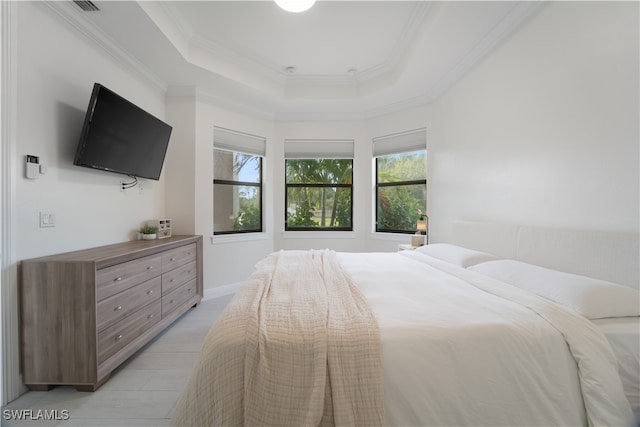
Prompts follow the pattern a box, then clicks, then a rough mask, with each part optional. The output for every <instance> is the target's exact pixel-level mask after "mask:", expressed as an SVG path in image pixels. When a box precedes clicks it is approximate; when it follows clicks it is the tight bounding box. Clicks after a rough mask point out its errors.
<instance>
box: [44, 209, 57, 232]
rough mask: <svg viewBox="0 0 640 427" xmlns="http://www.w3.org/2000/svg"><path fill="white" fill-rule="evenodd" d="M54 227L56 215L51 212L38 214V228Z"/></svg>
mask: <svg viewBox="0 0 640 427" xmlns="http://www.w3.org/2000/svg"><path fill="white" fill-rule="evenodd" d="M55 226H56V214H55V213H54V212H51V211H41V212H40V228H45V227H55Z"/></svg>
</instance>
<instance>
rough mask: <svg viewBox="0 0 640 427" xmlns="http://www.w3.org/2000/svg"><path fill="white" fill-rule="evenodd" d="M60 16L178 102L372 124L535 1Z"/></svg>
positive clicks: (515, 22)
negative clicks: (185, 96)
mask: <svg viewBox="0 0 640 427" xmlns="http://www.w3.org/2000/svg"><path fill="white" fill-rule="evenodd" d="M93 3H94V4H95V5H96V6H98V8H99V9H100V10H99V11H94V12H85V11H82V10H81V9H80V8H78V7H77V6H75V5H73V4H72V3H66V4H65V5H64V6H58V7H59V8H61V9H60V10H63V9H64V13H65V14H67V15H68V16H72V17H73V19H74V20H75V21H76V22H81V23H82V25H83V26H84V28H85V29H87V30H89V31H91V33H92V34H93V35H94V37H96V38H98V39H100V40H102V43H103V44H104V45H106V46H109V47H110V49H112V50H114V51H116V52H118V54H119V55H120V56H121V57H125V58H127V60H128V61H129V62H130V63H133V64H134V65H135V67H136V68H137V69H138V70H140V71H141V72H143V73H145V74H146V75H147V76H151V77H152V78H153V79H154V80H155V81H156V82H158V84H159V85H160V86H162V87H163V89H165V90H167V92H168V93H169V94H181V93H185V92H186V93H194V91H196V92H197V93H198V94H199V96H203V97H210V98H211V99H213V100H215V101H217V102H220V103H223V104H225V105H229V106H233V107H236V108H239V109H243V110H250V111H254V112H260V113H261V114H266V115H270V116H271V117H276V118H282V119H286V118H297V117H299V118H302V117H310V116H316V117H327V118H329V117H338V116H339V117H342V118H345V117H372V116H376V115H379V114H384V113H388V112H392V111H397V110H400V109H402V108H406V107H410V106H414V105H420V104H425V103H429V102H432V101H433V100H434V99H435V98H436V97H437V96H438V95H440V94H441V93H443V92H444V91H445V90H446V89H447V88H448V87H450V85H451V84H452V83H454V82H455V81H456V80H458V79H459V78H460V77H461V76H463V75H464V74H465V73H466V72H467V71H469V70H470V69H471V67H472V66H473V65H474V64H476V63H477V62H478V61H479V60H481V59H482V57H483V56H485V55H487V54H488V53H489V52H490V51H491V49H492V48H493V47H494V46H495V45H496V44H497V43H499V42H500V41H501V40H503V39H504V38H505V37H507V36H508V35H509V34H510V33H511V32H512V31H513V30H515V29H516V28H518V27H519V26H520V25H522V24H523V23H524V22H525V20H526V19H527V18H528V17H529V16H530V15H531V13H532V12H533V11H534V10H535V9H536V7H537V5H538V3H537V2H522V1H513V2H512V1H495V2H484V1H466V2H463V1H448V2H445V1H435V2H432V1H398V0H387V1H380V0H378V1H365V0H359V1H335V0H334V1H331V0H318V1H317V2H316V4H315V5H314V6H313V7H312V8H311V9H310V10H308V11H306V12H302V13H297V14H295V13H289V12H285V11H283V10H281V9H280V8H279V7H278V6H276V4H275V3H274V2H273V1H270V0H261V1H247V0H236V1H140V2H136V1H100V0H94V1H93Z"/></svg>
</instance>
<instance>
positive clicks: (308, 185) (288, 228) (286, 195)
mask: <svg viewBox="0 0 640 427" xmlns="http://www.w3.org/2000/svg"><path fill="white" fill-rule="evenodd" d="M289 160H303V159H300V158H285V159H284V161H285V174H284V175H285V176H284V184H285V186H284V231H294V232H299V231H311V232H316V231H331V232H337V231H342V232H344V231H353V163H354V162H353V158H334V157H313V158H312V159H309V160H348V161H349V162H351V184H344V183H288V182H287V172H286V171H287V162H288V161H289ZM289 188H335V189H336V190H337V189H338V188H349V190H350V192H349V208H350V209H349V226H348V227H320V226H318V227H304V226H289V221H288V215H287V211H288V207H289ZM336 194H337V191H336Z"/></svg>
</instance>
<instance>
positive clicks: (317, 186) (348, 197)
mask: <svg viewBox="0 0 640 427" xmlns="http://www.w3.org/2000/svg"><path fill="white" fill-rule="evenodd" d="M285 230H287V231H300V230H328V231H352V230H353V141H351V140H348V141H346V140H330V141H326V140H322V141H318V140H287V141H285Z"/></svg>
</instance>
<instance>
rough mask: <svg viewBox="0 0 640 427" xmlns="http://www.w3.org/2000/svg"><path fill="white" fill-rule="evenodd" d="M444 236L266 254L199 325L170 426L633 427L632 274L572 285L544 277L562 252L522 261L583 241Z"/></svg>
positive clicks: (637, 403)
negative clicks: (444, 240)
mask: <svg viewBox="0 0 640 427" xmlns="http://www.w3.org/2000/svg"><path fill="white" fill-rule="evenodd" d="M455 227H456V228H457V231H456V233H454V236H457V237H455V239H458V240H457V241H456V242H455V244H434V245H428V246H425V247H423V248H421V249H418V250H415V251H402V252H398V253H335V252H333V251H329V250H323V251H280V252H276V253H274V254H271V255H270V256H269V257H267V258H266V259H265V260H263V261H261V262H260V263H259V264H258V265H257V266H256V271H255V273H254V274H253V275H252V276H251V277H250V278H249V280H248V282H247V284H246V285H245V286H244V287H243V288H242V289H241V290H240V291H238V293H237V294H236V295H235V297H234V298H233V300H232V302H231V303H230V304H229V306H228V307H227V309H226V310H225V312H224V313H223V314H222V316H221V317H220V318H219V319H218V321H217V322H216V324H215V325H214V326H213V328H212V329H211V331H210V333H209V335H208V337H207V339H206V341H205V344H204V346H203V349H202V352H201V355H200V359H199V361H198V362H197V364H196V367H195V369H194V372H193V374H192V376H191V378H190V380H189V383H188V384H187V387H186V388H185V391H184V393H183V394H182V397H181V398H180V400H179V401H178V403H177V404H176V407H175V409H174V412H173V419H172V424H173V425H185V426H186V425H197V426H203V425H243V424H244V425H363V426H373V425H402V426H417V425H456V426H462V425H486V426H489V425H491V426H497V425H509V426H517V425H528V426H531V425H540V426H543V425H544V426H549V425H562V426H566V425H610V426H612V425H619V426H629V425H634V424H635V423H637V420H638V418H637V417H638V414H639V413H638V410H639V408H640V386H639V382H640V358H639V356H638V353H639V352H640V350H639V348H638V347H639V346H640V345H639V342H638V316H639V315H640V313H639V310H640V308H639V305H640V301H639V296H638V295H639V294H638V290H637V289H634V286H633V285H634V284H637V283H635V282H634V280H637V276H635V277H636V279H634V275H633V274H634V269H633V268H631V269H628V270H627V271H630V272H631V273H629V274H626V275H625V276H624V277H622V276H616V277H622V279H621V280H620V279H619V280H618V283H613V282H610V281H608V280H606V279H607V278H609V277H610V276H608V274H610V272H611V271H613V270H616V271H615V272H614V273H613V274H619V271H618V270H619V269H618V268H617V267H616V264H617V263H621V262H622V263H625V261H624V256H626V255H625V254H627V252H625V251H624V250H619V249H615V250H613V249H612V250H609V251H607V252H606V254H605V255H601V257H604V258H607V257H609V256H612V254H615V255H616V256H617V260H613V261H611V262H610V264H609V265H608V266H607V265H606V263H604V264H605V267H602V269H601V270H599V271H597V272H596V273H591V276H596V277H588V276H583V275H581V274H578V273H580V272H581V271H578V270H575V269H574V267H573V266H570V267H567V265H569V264H566V265H562V268H564V269H565V270H559V269H557V268H558V265H559V264H558V263H562V261H561V259H562V257H563V256H562V254H563V253H565V252H563V251H562V250H561V251H560V252H559V255H556V256H552V257H551V260H552V262H554V263H556V264H554V267H556V268H550V266H549V265H548V264H547V265H545V264H546V261H545V260H544V259H543V257H541V256H540V255H536V256H539V257H540V258H538V259H536V261H537V264H534V263H532V262H531V260H530V259H527V258H526V257H524V258H523V255H522V254H527V255H526V256H527V257H528V256H530V254H532V253H534V252H535V251H531V250H529V249H526V250H523V249H522V248H523V247H524V248H526V247H527V245H529V244H531V243H530V242H532V241H533V242H534V243H533V245H534V247H538V246H539V245H542V247H544V245H545V240H546V239H547V237H546V236H547V235H548V236H553V239H554V240H553V242H554V245H556V246H554V247H555V248H557V245H560V246H562V244H563V243H561V242H565V243H564V244H567V245H568V246H571V245H572V244H577V245H578V246H579V247H580V250H583V249H584V246H585V245H586V244H587V243H585V242H586V240H588V238H587V236H586V235H582V234H580V235H579V237H575V235H574V234H571V233H570V234H569V235H566V234H564V235H563V236H564V237H562V238H558V237H557V236H558V233H553V231H552V230H533V231H532V229H530V228H515V229H514V228H511V227H512V226H507V227H503V228H499V230H500V231H499V233H498V234H496V233H495V232H496V230H498V229H496V228H495V227H497V226H496V225H494V224H484V223H473V224H472V223H467V222H465V223H459V224H458V223H457V224H456V226H455ZM465 229H468V230H467V231H468V232H466V233H465V232H464V230H465ZM469 230H471V231H469ZM482 230H492V231H491V232H490V235H491V236H493V237H494V238H493V239H490V240H486V239H485V237H486V236H483V231H482ZM504 230H506V231H504ZM536 231H539V232H536ZM488 232H489V231H488ZM500 233H502V234H500ZM460 236H464V237H460ZM523 236H524V237H523ZM525 237H526V238H525ZM627 237H629V236H626V235H625V236H624V237H622V238H613V239H612V240H611V242H610V244H611V245H613V246H616V247H617V246H618V245H619V244H620V242H623V243H622V245H623V246H624V245H626V244H627V242H628V240H627ZM460 239H462V240H464V239H466V240H467V241H460ZM567 239H569V240H571V239H574V242H578V241H579V243H571V242H569V243H566V241H567ZM585 239H586V240H585ZM635 239H636V240H635V242H636V243H635V244H636V246H635V250H636V251H637V236H635ZM632 240H633V236H631V240H630V241H632ZM489 241H490V242H491V243H490V244H491V245H497V246H495V247H493V248H490V249H491V251H490V252H485V251H484V250H481V249H485V248H484V247H482V248H481V247H479V246H478V242H481V243H482V242H489ZM598 241H599V242H602V240H598ZM522 242H527V243H526V244H525V243H522ZM598 244H599V243H598ZM596 246H597V244H596ZM546 250H547V251H550V252H553V251H554V250H555V249H546ZM566 250H569V248H568V247H567V249H566ZM633 250H634V246H633V244H632V245H631V251H633ZM567 253H568V252H567ZM589 253H594V252H593V251H591V252H589ZM631 255H633V254H631ZM572 256H575V255H572ZM572 259H573V258H572ZM600 261H603V260H600ZM572 262H573V261H572ZM631 262H632V266H633V265H635V268H636V269H637V257H636V258H635V261H631ZM574 264H576V265H579V264H580V263H575V262H574ZM600 264H601V265H603V264H602V263H601V262H600ZM625 265H626V264H625ZM590 268H592V267H590ZM625 268H626V267H625ZM571 270H573V271H571ZM620 282H622V283H624V285H620V284H619V283H620ZM634 412H635V413H634Z"/></svg>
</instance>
